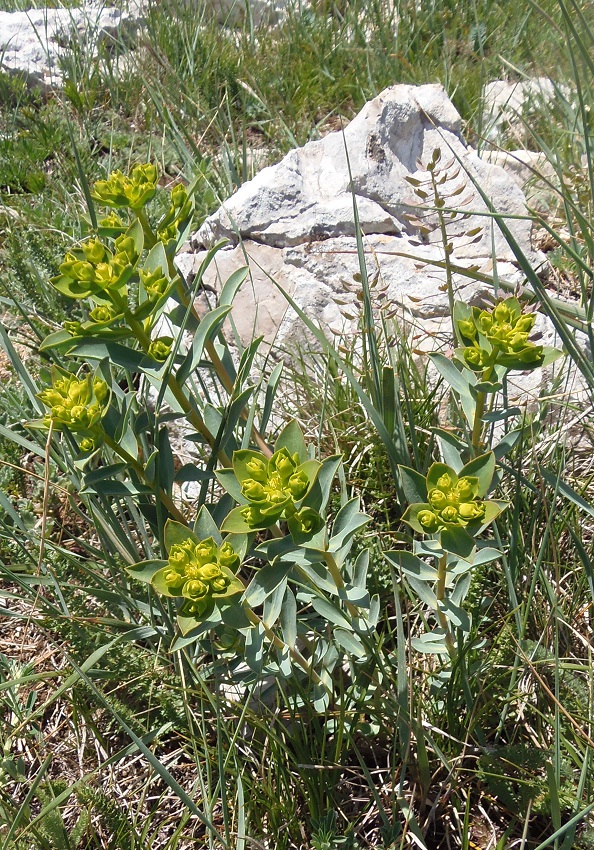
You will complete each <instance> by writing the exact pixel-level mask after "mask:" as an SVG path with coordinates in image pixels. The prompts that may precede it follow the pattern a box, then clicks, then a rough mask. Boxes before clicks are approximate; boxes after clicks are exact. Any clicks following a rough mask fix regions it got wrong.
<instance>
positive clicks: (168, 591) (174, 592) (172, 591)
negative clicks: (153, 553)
mask: <svg viewBox="0 0 594 850" xmlns="http://www.w3.org/2000/svg"><path fill="white" fill-rule="evenodd" d="M170 569H171V568H170V567H168V566H166V567H162V569H160V570H157V572H156V573H155V574H154V576H153V577H152V579H151V584H152V586H153V587H154V588H155V590H156V591H157V593H160V594H161V595H162V596H173V597H180V596H181V595H182V588H181V587H175V588H171V587H169V585H168V584H167V582H166V581H165V575H166V573H168V572H170Z"/></svg>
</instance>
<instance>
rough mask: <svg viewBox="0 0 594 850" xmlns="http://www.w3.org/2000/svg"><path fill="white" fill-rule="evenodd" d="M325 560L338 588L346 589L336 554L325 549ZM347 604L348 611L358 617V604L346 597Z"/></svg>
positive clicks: (352, 615)
mask: <svg viewBox="0 0 594 850" xmlns="http://www.w3.org/2000/svg"><path fill="white" fill-rule="evenodd" d="M324 560H325V561H326V566H327V567H328V572H329V573H330V575H331V576H332V579H333V581H334V584H335V585H336V589H337V590H344V589H345V583H344V579H343V577H342V575H341V573H340V567H339V566H338V564H337V563H336V559H335V557H334V555H333V554H332V553H331V552H328V551H325V552H324ZM345 606H346V609H347V611H348V612H349V614H350V615H351V617H358V616H359V609H358V608H357V606H356V605H353V603H352V602H350V600H348V599H345Z"/></svg>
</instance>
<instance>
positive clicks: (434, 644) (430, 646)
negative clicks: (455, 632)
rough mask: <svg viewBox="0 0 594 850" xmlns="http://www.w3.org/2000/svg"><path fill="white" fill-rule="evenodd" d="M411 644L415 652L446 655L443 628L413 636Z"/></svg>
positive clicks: (446, 649)
mask: <svg viewBox="0 0 594 850" xmlns="http://www.w3.org/2000/svg"><path fill="white" fill-rule="evenodd" d="M411 646H412V647H413V648H414V649H416V650H417V652H424V653H435V654H436V655H447V654H448V648H447V646H446V643H445V632H444V631H443V629H435V631H433V632H426V633H425V634H424V635H421V637H418V638H413V639H412V640H411Z"/></svg>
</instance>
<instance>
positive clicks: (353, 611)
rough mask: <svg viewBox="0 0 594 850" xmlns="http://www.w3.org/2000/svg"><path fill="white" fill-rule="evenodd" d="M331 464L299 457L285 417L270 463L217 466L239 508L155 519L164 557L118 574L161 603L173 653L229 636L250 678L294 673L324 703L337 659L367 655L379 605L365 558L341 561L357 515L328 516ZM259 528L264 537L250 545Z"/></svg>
mask: <svg viewBox="0 0 594 850" xmlns="http://www.w3.org/2000/svg"><path fill="white" fill-rule="evenodd" d="M341 463H342V461H341V459H340V458H339V457H330V458H326V459H324V460H323V461H318V460H315V459H313V458H311V457H310V456H309V451H308V449H307V446H306V443H305V440H304V437H303V434H302V433H301V431H300V429H299V427H298V426H297V424H296V423H295V422H291V423H289V425H287V426H286V428H285V429H284V430H283V432H282V433H281V435H280V436H279V438H278V440H277V442H276V444H275V446H274V452H273V453H272V454H271V456H270V457H267V456H266V455H265V454H263V453H261V452H257V451H254V450H246V449H242V450H238V451H236V452H235V453H234V455H233V463H232V466H231V467H229V468H227V469H221V470H219V471H218V473H217V476H218V478H219V481H220V483H221V484H222V485H223V487H224V488H225V489H226V490H227V491H228V492H229V493H230V494H231V495H232V496H233V498H234V499H235V500H236V501H238V502H239V505H238V507H236V508H234V509H232V510H231V511H230V513H229V514H228V515H227V516H226V517H225V518H224V519H223V522H222V523H221V525H220V527H218V526H217V525H216V524H215V523H214V521H213V518H212V516H211V515H210V513H209V512H208V511H207V510H206V509H205V508H202V510H201V511H200V513H199V515H198V517H197V519H196V522H195V525H194V529H193V530H190V529H188V528H187V527H185V526H183V525H181V524H180V523H177V522H172V521H171V520H170V521H169V522H168V523H167V525H166V528H165V546H166V554H167V560H165V559H160V560H151V561H145V562H141V563H138V564H135V565H134V566H131V567H130V568H129V572H130V574H131V575H132V576H134V577H135V578H138V579H140V580H142V581H146V582H149V583H150V584H151V585H152V587H153V588H154V590H155V591H156V592H157V593H158V594H161V595H163V596H165V597H169V598H171V599H172V600H173V602H174V604H175V605H176V608H177V621H178V625H179V629H180V634H181V637H180V638H179V639H178V641H177V642H176V644H175V645H176V646H177V647H181V646H187V645H188V644H189V643H192V642H194V641H196V640H199V639H200V638H201V636H203V635H204V634H206V633H207V632H209V631H213V630H214V632H215V633H221V634H222V633H223V631H225V630H227V631H228V630H229V629H233V630H235V631H236V632H237V633H238V635H239V636H240V638H241V640H242V641H243V645H244V652H245V655H244V658H245V660H246V661H247V663H248V665H249V667H250V668H251V669H252V670H253V671H254V672H255V673H256V674H258V675H260V674H261V673H262V672H263V670H267V671H268V672H270V673H274V675H276V676H282V677H285V678H286V677H290V676H292V675H295V673H297V674H298V675H300V676H301V677H303V676H304V675H305V676H306V677H307V679H308V680H309V681H310V683H311V684H312V685H313V689H314V690H313V693H314V699H315V701H316V705H317V706H318V707H319V708H322V707H323V706H324V705H326V704H327V702H328V699H329V697H330V694H331V692H332V685H331V682H332V674H333V671H334V670H335V669H336V667H337V665H338V664H339V662H340V660H341V658H343V657H344V655H345V654H346V656H347V657H348V658H349V659H350V660H351V662H355V661H358V660H362V659H364V658H366V657H368V655H369V653H370V652H373V644H374V629H375V625H376V623H377V619H378V616H379V602H378V600H377V599H376V598H374V599H371V598H370V596H369V593H368V591H367V588H366V575H367V565H368V562H369V553H368V552H367V551H366V550H365V549H364V550H363V551H361V552H360V553H359V554H358V556H357V557H356V558H352V557H351V550H352V546H353V543H354V541H355V537H356V535H357V533H358V532H360V531H361V530H362V529H363V528H364V527H365V525H366V524H367V522H368V520H369V518H368V517H367V516H366V515H365V514H363V513H361V512H360V510H359V501H358V499H352V500H350V501H346V502H345V504H344V505H343V507H342V508H341V510H340V511H339V512H338V514H337V516H336V518H335V519H334V521H333V522H332V523H330V521H329V520H330V518H329V516H328V503H329V501H330V496H331V487H332V482H333V479H334V476H335V475H336V473H337V471H338V470H339V467H340V466H341ZM263 532H267V533H270V532H272V535H273V536H268V537H266V536H265V537H264V539H262V535H263ZM242 563H243V567H242V566H241V564H242ZM250 574H251V576H252V577H251V578H249V576H250ZM233 647H234V649H233V659H232V660H231V663H232V664H235V665H237V664H238V663H240V662H241V661H242V656H241V655H238V653H237V643H236V642H234V643H233ZM303 686H304V683H302V687H303Z"/></svg>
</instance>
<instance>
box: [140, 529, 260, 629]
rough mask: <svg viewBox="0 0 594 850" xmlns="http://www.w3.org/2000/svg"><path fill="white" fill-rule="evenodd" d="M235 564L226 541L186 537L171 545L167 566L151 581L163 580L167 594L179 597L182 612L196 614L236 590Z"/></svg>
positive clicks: (185, 614) (236, 555)
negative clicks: (220, 542) (218, 541)
mask: <svg viewBox="0 0 594 850" xmlns="http://www.w3.org/2000/svg"><path fill="white" fill-rule="evenodd" d="M239 564H240V558H239V555H238V554H237V553H236V552H235V550H234V549H233V547H232V546H231V544H230V543H222V544H221V545H220V546H217V544H216V543H215V541H214V540H213V538H212V537H209V538H208V539H207V540H200V541H198V540H196V539H192V538H188V539H187V540H184V541H183V542H182V543H175V544H174V545H173V546H172V547H171V549H170V550H169V560H168V563H167V566H166V567H163V568H162V569H161V570H159V572H158V573H156V575H155V577H154V579H153V582H157V586H158V585H159V584H162V583H164V585H165V588H166V591H167V594H168V595H169V596H178V597H180V596H181V597H183V599H184V603H183V606H182V611H181V613H182V615H183V616H187V617H200V616H202V615H203V614H204V612H205V611H206V610H207V608H208V607H209V606H210V605H211V603H212V602H213V601H214V600H216V599H217V598H218V597H224V596H226V595H228V594H229V591H230V590H233V589H234V588H235V590H234V592H237V584H238V580H237V579H236V577H235V575H234V572H235V571H236V570H237V569H238V568H239ZM240 589H241V590H242V589H243V587H241V588H240Z"/></svg>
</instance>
